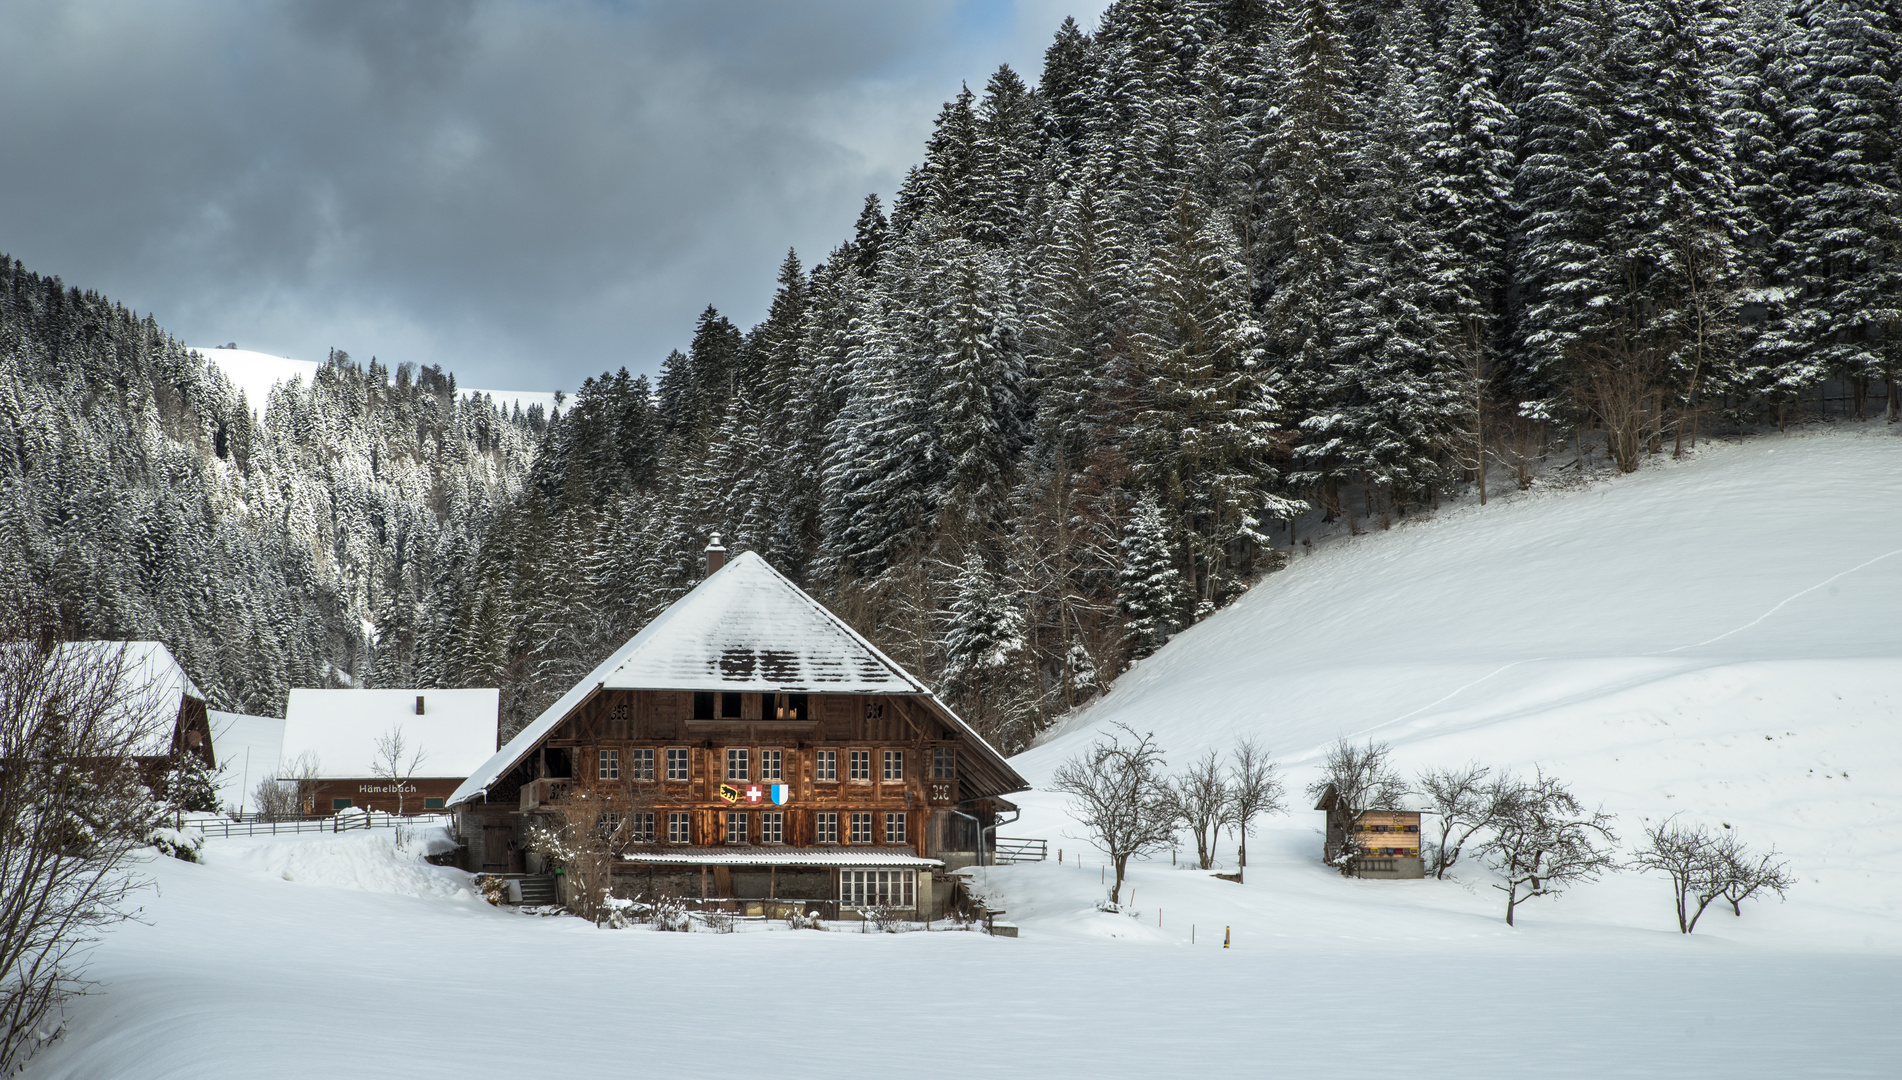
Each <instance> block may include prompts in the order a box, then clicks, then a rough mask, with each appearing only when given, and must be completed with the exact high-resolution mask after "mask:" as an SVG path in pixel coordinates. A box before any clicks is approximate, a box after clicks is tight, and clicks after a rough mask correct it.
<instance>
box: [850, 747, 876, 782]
mask: <svg viewBox="0 0 1902 1080" xmlns="http://www.w3.org/2000/svg"><path fill="white" fill-rule="evenodd" d="M846 764H847V765H848V766H849V767H850V769H851V771H850V772H848V773H846V774H845V778H846V779H847V780H856V781H858V782H859V783H870V782H871V779H872V752H871V751H870V750H848V751H846Z"/></svg>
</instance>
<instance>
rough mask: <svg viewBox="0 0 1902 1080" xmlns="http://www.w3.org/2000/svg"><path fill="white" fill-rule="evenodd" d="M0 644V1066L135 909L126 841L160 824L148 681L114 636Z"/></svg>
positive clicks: (22, 1049)
mask: <svg viewBox="0 0 1902 1080" xmlns="http://www.w3.org/2000/svg"><path fill="white" fill-rule="evenodd" d="M0 638H4V639H7V640H12V641H14V642H15V644H10V645H5V646H0V1074H5V1073H10V1072H12V1071H13V1070H14V1069H16V1068H18V1067H19V1065H20V1064H21V1063H22V1062H23V1061H24V1060H25V1059H26V1057H27V1055H28V1054H30V1053H31V1052H32V1050H33V1048H34V1047H36V1046H37V1045H39V1044H40V1043H41V1042H42V1041H44V1040H45V1039H46V1038H48V1037H50V1036H51V1035H52V1034H55V1033H57V1031H58V1030H59V1014H60V1009H61V1006H62V1005H63V1003H64V1002H65V1001H67V1000H68V999H69V998H70V997H71V996H72V995H74V994H76V993H79V992H81V991H82V990H83V987H84V983H83V980H82V978H81V975H82V964H81V960H82V957H83V955H84V950H85V948H86V946H87V945H89V944H90V943H92V942H93V941H96V940H97V939H98V936H99V934H100V933H102V932H103V931H105V930H106V929H108V928H109V927H111V926H114V925H116V924H118V923H120V922H122V921H124V920H126V919H127V918H130V917H132V916H133V915H134V914H135V911H134V909H133V908H132V906H131V904H132V897H133V895H134V894H135V893H136V892H137V891H138V890H140V889H141V888H143V887H144V886H145V884H146V882H145V881H144V880H143V879H141V878H139V877H138V876H136V875H135V874H133V873H132V872H131V870H130V861H131V857H132V855H133V853H134V852H135V851H137V850H139V849H141V848H143V847H144V846H146V844H147V843H148V838H149V837H150V835H151V833H152V831H153V830H154V828H155V827H157V826H158V825H159V824H160V815H159V812H158V807H157V806H156V804H155V803H154V801H153V798H152V795H151V792H150V791H149V790H148V788H147V786H146V780H147V779H148V777H147V776H146V775H145V774H144V770H143V767H142V764H141V761H140V759H139V756H140V751H141V750H142V749H144V748H145V746H146V744H147V743H148V741H150V739H151V737H152V736H153V735H154V734H156V733H155V732H153V731H151V730H150V729H151V727H152V725H153V724H154V723H155V718H154V715H153V714H154V709H153V703H154V698H153V696H152V688H151V687H150V686H146V685H140V684H137V683H136V682H135V681H134V676H133V675H132V673H131V671H130V666H129V665H128V664H127V662H126V659H125V656H124V652H123V649H121V648H119V647H117V646H104V645H100V644H91V645H65V646H57V645H55V644H54V643H53V641H52V640H51V639H50V638H40V637H39V636H38V635H32V634H19V633H13V634H7V633H5V632H4V631H0Z"/></svg>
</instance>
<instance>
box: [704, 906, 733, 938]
mask: <svg viewBox="0 0 1902 1080" xmlns="http://www.w3.org/2000/svg"><path fill="white" fill-rule="evenodd" d="M700 922H701V924H702V925H704V926H705V927H706V928H707V929H708V930H711V931H713V932H714V933H716V934H731V933H732V932H733V916H731V915H729V914H727V913H726V912H724V911H707V912H702V913H701V915H700Z"/></svg>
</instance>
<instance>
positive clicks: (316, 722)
mask: <svg viewBox="0 0 1902 1080" xmlns="http://www.w3.org/2000/svg"><path fill="white" fill-rule="evenodd" d="M500 702H501V694H500V692H499V691H497V690H494V689H473V690H441V689H422V690H303V689H299V690H292V691H291V693H290V701H289V703H288V704H287V705H286V707H285V710H284V736H283V750H282V752H281V756H280V758H279V762H278V771H277V776H278V779H280V780H298V781H301V782H302V783H303V788H304V793H305V794H304V807H303V810H304V812H305V813H307V814H334V813H336V812H337V811H339V810H350V809H365V810H377V811H386V812H389V813H404V814H419V813H427V812H431V811H438V810H441V809H443V807H444V806H445V805H446V803H447V801H448V799H449V796H450V794H451V793H452V792H454V791H455V790H456V788H457V787H458V786H459V785H460V784H461V783H462V782H463V781H464V780H466V779H468V777H469V774H470V773H472V772H474V771H475V770H476V769H477V768H478V767H479V766H481V764H482V763H483V762H485V761H487V760H488V759H489V758H490V756H491V755H493V754H494V753H495V747H496V730H497V728H496V721H497V715H498V706H499V705H500ZM399 741H400V744H401V745H400V747H399V746H396V745H394V744H395V743H396V742H399ZM392 750H397V751H399V752H397V753H396V754H394V755H392V753H391V751H392ZM392 757H394V760H392Z"/></svg>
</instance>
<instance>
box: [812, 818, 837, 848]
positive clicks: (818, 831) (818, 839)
mask: <svg viewBox="0 0 1902 1080" xmlns="http://www.w3.org/2000/svg"><path fill="white" fill-rule="evenodd" d="M812 832H813V837H812V839H813V842H814V843H816V844H836V843H838V842H839V815H838V813H837V812H836V811H833V810H822V811H820V812H819V813H817V814H814V815H813V816H812Z"/></svg>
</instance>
